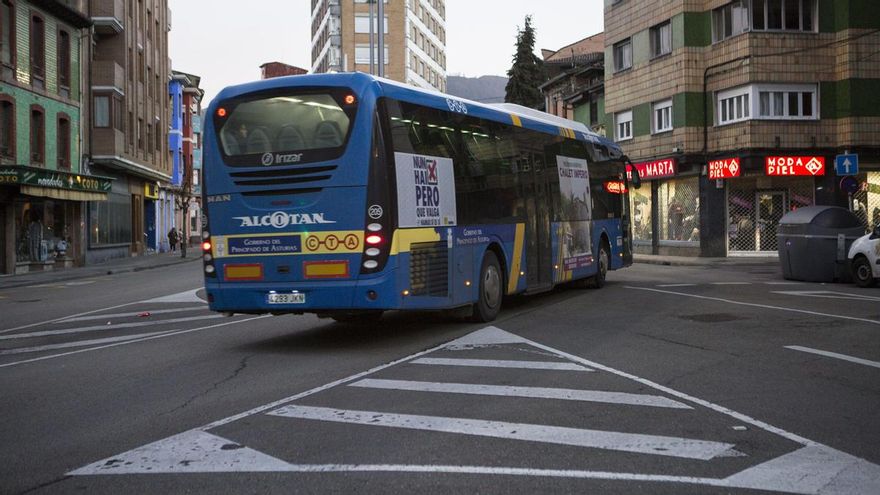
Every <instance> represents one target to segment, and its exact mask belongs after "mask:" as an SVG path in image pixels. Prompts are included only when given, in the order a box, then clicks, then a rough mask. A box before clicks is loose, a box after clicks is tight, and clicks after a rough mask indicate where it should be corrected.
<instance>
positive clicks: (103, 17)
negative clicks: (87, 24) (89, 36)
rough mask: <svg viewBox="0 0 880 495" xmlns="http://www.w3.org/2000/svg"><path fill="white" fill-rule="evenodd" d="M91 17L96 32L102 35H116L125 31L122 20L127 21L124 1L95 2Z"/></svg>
mask: <svg viewBox="0 0 880 495" xmlns="http://www.w3.org/2000/svg"><path fill="white" fill-rule="evenodd" d="M91 16H92V23H93V24H94V25H95V32H96V33H98V34H100V35H104V36H108V35H114V34H119V33H121V32H122V31H124V30H125V25H124V24H123V23H122V20H123V19H125V6H124V4H123V0H102V1H98V2H94V3H93V4H92V14H91Z"/></svg>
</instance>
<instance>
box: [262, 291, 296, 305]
mask: <svg viewBox="0 0 880 495" xmlns="http://www.w3.org/2000/svg"><path fill="white" fill-rule="evenodd" d="M266 297H267V299H268V301H269V304H305V303H306V295H305V294H303V293H302V292H294V293H291V294H267V295H266Z"/></svg>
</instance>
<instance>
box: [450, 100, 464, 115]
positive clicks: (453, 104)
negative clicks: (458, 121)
mask: <svg viewBox="0 0 880 495" xmlns="http://www.w3.org/2000/svg"><path fill="white" fill-rule="evenodd" d="M446 105H447V106H449V109H450V110H452V111H453V112H458V113H463V114H467V105H465V104H464V103H463V102H461V101H456V100H453V99H451V98H446Z"/></svg>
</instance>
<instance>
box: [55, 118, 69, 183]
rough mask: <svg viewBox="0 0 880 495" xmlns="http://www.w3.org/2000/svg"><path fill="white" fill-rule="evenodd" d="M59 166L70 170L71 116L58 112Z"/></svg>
mask: <svg viewBox="0 0 880 495" xmlns="http://www.w3.org/2000/svg"><path fill="white" fill-rule="evenodd" d="M56 133H57V136H58V168H59V169H67V170H70V117H68V116H67V115H65V114H63V113H60V114H58V129H56Z"/></svg>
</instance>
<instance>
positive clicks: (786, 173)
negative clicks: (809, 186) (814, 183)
mask: <svg viewBox="0 0 880 495" xmlns="http://www.w3.org/2000/svg"><path fill="white" fill-rule="evenodd" d="M764 168H765V170H766V172H767V175H773V176H782V177H790V176H795V175H808V176H814V175H825V157H824V156H768V157H767V158H766V159H765V160H764Z"/></svg>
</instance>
